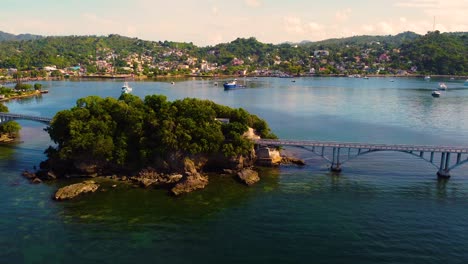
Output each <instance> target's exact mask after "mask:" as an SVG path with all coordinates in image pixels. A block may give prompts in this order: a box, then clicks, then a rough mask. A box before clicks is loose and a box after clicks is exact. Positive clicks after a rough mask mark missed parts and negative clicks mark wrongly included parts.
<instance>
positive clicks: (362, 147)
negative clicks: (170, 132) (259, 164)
mask: <svg viewBox="0 0 468 264" xmlns="http://www.w3.org/2000/svg"><path fill="white" fill-rule="evenodd" d="M255 143H256V144H257V145H264V146H293V147H300V148H303V149H305V150H308V151H311V152H312V153H314V154H316V155H318V156H320V157H322V158H323V159H324V160H326V161H327V162H328V163H330V164H331V166H330V169H331V170H332V171H335V172H340V171H341V165H342V164H344V163H347V162H348V161H350V160H352V159H355V158H357V157H359V156H362V155H367V154H370V153H374V152H383V151H392V152H402V153H406V154H409V155H412V156H415V157H417V158H419V159H422V160H424V161H426V162H428V163H429V164H431V165H433V166H434V167H436V168H438V171H437V175H438V176H439V177H443V178H448V177H450V170H451V169H454V168H456V167H458V166H461V165H462V164H465V163H468V147H460V146H432V145H388V144H367V143H345V142H322V141H305V140H303V141H297V140H282V139H279V140H271V139H259V140H256V142H255ZM346 150H347V155H346V154H343V152H345V151H346ZM356 152H357V153H356ZM428 155H429V157H428ZM452 156H455V157H456V159H455V160H453V159H451V158H452Z"/></svg>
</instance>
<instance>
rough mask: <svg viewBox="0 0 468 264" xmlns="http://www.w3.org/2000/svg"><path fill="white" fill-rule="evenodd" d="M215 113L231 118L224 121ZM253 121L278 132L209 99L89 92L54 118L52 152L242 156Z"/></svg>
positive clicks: (123, 160)
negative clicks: (246, 135) (174, 99)
mask: <svg viewBox="0 0 468 264" xmlns="http://www.w3.org/2000/svg"><path fill="white" fill-rule="evenodd" d="M216 118H229V119H230V120H231V122H230V123H228V124H224V123H222V122H220V121H218V120H217V119H216ZM248 126H250V127H253V128H254V129H256V130H258V131H259V133H260V134H262V135H265V136H270V137H274V135H272V134H271V132H270V129H269V128H268V125H267V124H266V122H265V121H264V120H261V119H260V118H258V117H257V116H255V115H251V114H249V113H248V112H247V111H245V110H243V109H232V108H229V107H226V106H222V105H218V104H215V103H214V102H212V101H208V100H200V99H193V98H185V99H182V100H176V101H174V102H168V101H167V98H166V97H165V96H163V95H150V96H146V97H145V99H144V100H141V99H140V98H139V97H137V96H134V95H131V94H123V95H121V97H120V98H119V100H116V99H113V98H105V99H103V98H100V97H97V96H89V97H86V98H81V99H79V100H77V102H76V106H75V107H73V108H71V109H70V110H64V111H60V112H58V113H57V114H56V116H55V117H54V118H53V120H52V122H51V124H50V126H49V127H48V128H47V131H48V132H49V135H50V137H51V139H52V140H53V141H54V142H55V143H56V144H57V147H56V148H55V149H54V148H52V149H49V150H48V151H47V153H48V155H49V157H50V156H51V155H57V156H58V157H60V158H61V159H63V160H71V159H73V158H75V157H87V158H90V159H92V160H95V161H105V162H111V163H113V164H117V165H120V166H142V165H151V163H152V162H153V161H154V160H156V159H158V158H165V157H167V156H168V155H170V154H171V153H182V154H184V155H195V154H214V153H220V152H221V153H224V154H225V155H227V156H237V155H240V154H247V153H248V152H249V151H250V150H251V148H252V147H253V143H252V142H251V141H250V140H249V139H247V138H245V137H243V134H244V133H245V132H246V131H247V128H248Z"/></svg>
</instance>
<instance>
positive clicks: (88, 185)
mask: <svg viewBox="0 0 468 264" xmlns="http://www.w3.org/2000/svg"><path fill="white" fill-rule="evenodd" d="M98 188H99V184H97V183H95V182H94V181H84V182H81V183H75V184H72V185H68V186H65V187H63V188H60V189H59V190H58V191H57V192H56V193H55V195H54V199H55V200H67V199H73V198H75V197H76V196H78V195H80V194H84V193H88V192H95V191H97V189H98Z"/></svg>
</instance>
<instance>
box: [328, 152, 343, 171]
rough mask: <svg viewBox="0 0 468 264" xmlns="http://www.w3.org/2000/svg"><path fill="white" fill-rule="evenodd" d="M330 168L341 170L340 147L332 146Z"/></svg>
mask: <svg viewBox="0 0 468 264" xmlns="http://www.w3.org/2000/svg"><path fill="white" fill-rule="evenodd" d="M330 170H331V171H332V172H337V173H339V172H341V164H340V148H336V147H334V148H333V158H332V164H331V167H330Z"/></svg>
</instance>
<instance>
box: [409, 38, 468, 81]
mask: <svg viewBox="0 0 468 264" xmlns="http://www.w3.org/2000/svg"><path fill="white" fill-rule="evenodd" d="M401 54H402V55H403V56H404V57H406V58H407V59H408V60H409V61H411V62H412V63H413V64H414V65H415V66H417V67H418V70H419V71H421V72H423V73H427V74H447V75H448V74H451V75H456V74H460V75H463V74H466V73H467V72H468V35H464V34H461V35H457V34H447V33H445V34H441V33H440V32H439V31H435V32H429V33H428V34H427V35H425V36H422V37H421V38H419V39H417V40H415V41H412V42H408V43H405V44H404V45H403V46H402V48H401Z"/></svg>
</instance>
